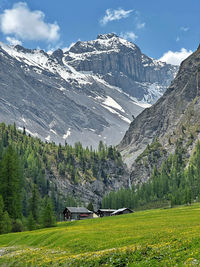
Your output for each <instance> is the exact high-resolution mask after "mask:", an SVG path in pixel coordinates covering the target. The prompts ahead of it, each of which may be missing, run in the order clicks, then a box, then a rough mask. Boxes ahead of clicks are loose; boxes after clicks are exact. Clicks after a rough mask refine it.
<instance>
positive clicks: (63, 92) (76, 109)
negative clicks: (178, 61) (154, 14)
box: [0, 34, 177, 147]
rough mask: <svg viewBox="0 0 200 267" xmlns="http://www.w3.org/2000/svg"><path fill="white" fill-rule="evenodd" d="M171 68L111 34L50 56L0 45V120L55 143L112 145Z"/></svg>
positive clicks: (151, 98) (152, 98) (165, 81)
mask: <svg viewBox="0 0 200 267" xmlns="http://www.w3.org/2000/svg"><path fill="white" fill-rule="evenodd" d="M176 72H177V67H176V66H172V65H168V64H165V63H162V62H159V61H157V60H154V59H151V58H149V57H147V56H145V55H144V54H142V53H141V51H140V49H139V48H138V47H137V46H136V45H135V44H133V43H131V42H128V41H126V40H124V39H122V38H120V37H118V36H116V35H115V34H105V35H99V36H98V38H97V39H96V40H94V41H88V42H80V41H79V42H77V43H76V44H74V45H73V46H72V47H71V48H70V49H69V50H68V51H66V52H63V51H62V50H61V49H58V50H56V51H54V52H53V53H51V54H49V53H46V52H44V51H43V50H36V49H33V50H31V49H25V48H23V47H22V46H19V45H17V46H15V47H10V46H7V45H5V44H3V43H1V44H0V88H1V95H0V121H1V122H2V121H4V122H6V123H10V124H13V123H14V122H16V125H17V127H18V129H23V127H25V128H26V132H27V133H30V134H31V135H32V136H35V137H39V138H42V140H46V141H54V142H56V143H62V144H64V143H65V142H67V143H72V144H73V143H75V142H77V141H81V142H82V143H83V145H84V146H87V145H88V146H89V145H93V146H94V147H97V144H98V142H99V140H104V141H105V142H106V143H107V144H117V143H119V141H120V140H121V138H122V137H123V136H124V133H125V131H126V130H127V128H128V126H129V124H130V122H131V121H132V119H133V118H132V115H133V116H134V117H136V116H137V115H138V114H139V113H141V112H142V111H143V110H144V108H145V107H147V106H150V104H152V103H153V102H155V100H156V99H158V97H160V96H161V95H162V94H163V92H164V91H165V89H166V87H167V86H168V85H169V83H170V81H171V80H172V79H173V77H174V75H175V74H176Z"/></svg>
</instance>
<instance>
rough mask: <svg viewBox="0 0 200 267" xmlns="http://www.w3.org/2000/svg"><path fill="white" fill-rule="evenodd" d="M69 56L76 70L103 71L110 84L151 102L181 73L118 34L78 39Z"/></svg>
mask: <svg viewBox="0 0 200 267" xmlns="http://www.w3.org/2000/svg"><path fill="white" fill-rule="evenodd" d="M65 55H66V57H65V58H66V60H67V62H68V63H69V64H70V65H71V66H73V67H74V68H75V69H76V70H78V71H88V72H93V73H94V74H99V75H101V77H102V78H103V79H104V80H105V81H107V82H108V83H109V84H112V85H114V86H117V87H119V88H122V89H123V91H125V92H127V93H128V94H130V95H131V96H133V97H135V98H137V99H138V100H145V101H147V102H148V103H154V102H155V101H156V100H157V99H158V94H159V93H160V94H162V93H163V92H164V91H165V89H166V88H167V87H168V86H169V83H170V81H171V80H172V79H173V78H174V76H175V74H176V72H177V67H176V66H172V65H170V64H166V63H163V62H159V61H157V60H154V59H151V58H149V57H147V56H146V55H144V54H142V52H141V51H140V49H139V47H138V46H137V45H135V44H133V43H131V42H128V41H126V40H124V39H122V38H120V37H118V36H117V35H115V34H104V35H98V37H97V39H96V40H94V41H88V42H77V43H76V44H75V45H74V46H73V47H72V48H71V49H70V50H69V51H68V52H67V53H65ZM153 89H157V90H155V91H157V92H154V93H153V92H152V91H153ZM156 94H157V95H156Z"/></svg>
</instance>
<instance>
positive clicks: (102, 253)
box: [0, 203, 200, 267]
mask: <svg viewBox="0 0 200 267" xmlns="http://www.w3.org/2000/svg"><path fill="white" fill-rule="evenodd" d="M199 265H200V204H199V203H195V204H193V205H191V206H179V207H176V208H172V209H157V210H146V211H139V212H135V213H133V214H128V215H121V216H113V217H107V218H100V219H90V220H85V221H73V222H62V223H58V226H57V227H54V228H48V229H47V228H46V229H41V230H36V231H31V232H21V233H12V234H5V235H1V238H0V266H6V267H7V266H199Z"/></svg>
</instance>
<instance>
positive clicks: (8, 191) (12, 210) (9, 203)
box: [0, 146, 22, 219]
mask: <svg viewBox="0 0 200 267" xmlns="http://www.w3.org/2000/svg"><path fill="white" fill-rule="evenodd" d="M21 183H22V177H21V172H20V166H19V158H18V155H17V153H16V152H15V150H14V149H13V148H12V147H11V146H9V147H8V149H7V150H6V152H5V154H4V156H3V159H2V161H1V168H0V194H1V195H2V197H3V201H4V206H5V210H6V211H7V212H8V214H9V216H11V217H12V218H13V219H17V218H20V217H21V214H22V208H21V185H22V184H21Z"/></svg>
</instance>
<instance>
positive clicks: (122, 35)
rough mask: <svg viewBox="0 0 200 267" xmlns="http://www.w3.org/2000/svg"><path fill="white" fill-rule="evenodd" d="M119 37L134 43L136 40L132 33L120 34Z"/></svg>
mask: <svg viewBox="0 0 200 267" xmlns="http://www.w3.org/2000/svg"><path fill="white" fill-rule="evenodd" d="M120 37H122V38H124V39H126V40H131V41H135V40H136V39H137V38H138V36H137V35H136V34H135V33H134V32H121V33H120Z"/></svg>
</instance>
